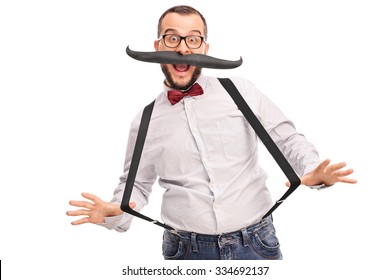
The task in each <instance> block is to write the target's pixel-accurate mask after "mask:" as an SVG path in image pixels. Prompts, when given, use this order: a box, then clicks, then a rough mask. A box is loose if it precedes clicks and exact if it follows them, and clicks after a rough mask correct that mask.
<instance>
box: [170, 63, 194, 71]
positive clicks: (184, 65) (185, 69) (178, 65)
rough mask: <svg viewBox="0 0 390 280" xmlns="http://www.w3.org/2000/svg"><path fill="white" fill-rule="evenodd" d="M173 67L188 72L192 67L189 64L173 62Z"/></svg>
mask: <svg viewBox="0 0 390 280" xmlns="http://www.w3.org/2000/svg"><path fill="white" fill-rule="evenodd" d="M173 67H174V68H175V70H176V71H178V72H186V71H187V70H188V69H189V68H190V66H189V65H188V64H173Z"/></svg>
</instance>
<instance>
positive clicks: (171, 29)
mask: <svg viewBox="0 0 390 280" xmlns="http://www.w3.org/2000/svg"><path fill="white" fill-rule="evenodd" d="M167 32H173V33H175V34H176V33H179V32H178V30H177V29H174V28H168V29H167V30H165V31H164V32H163V34H167ZM192 32H197V33H199V35H201V36H203V35H202V32H200V31H199V30H196V29H194V30H191V31H189V33H192Z"/></svg>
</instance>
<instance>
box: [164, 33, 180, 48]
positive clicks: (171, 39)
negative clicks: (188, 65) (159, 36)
mask: <svg viewBox="0 0 390 280" xmlns="http://www.w3.org/2000/svg"><path fill="white" fill-rule="evenodd" d="M180 41H181V40H180V36H178V35H173V34H166V35H164V43H165V45H166V46H167V47H168V48H176V47H177V46H178V45H179V44H180Z"/></svg>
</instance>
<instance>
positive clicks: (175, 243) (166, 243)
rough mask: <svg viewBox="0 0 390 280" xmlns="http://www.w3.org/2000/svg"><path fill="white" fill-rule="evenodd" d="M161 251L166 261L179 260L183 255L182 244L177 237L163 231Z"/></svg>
mask: <svg viewBox="0 0 390 280" xmlns="http://www.w3.org/2000/svg"><path fill="white" fill-rule="evenodd" d="M162 251H163V256H164V259H166V260H181V259H183V258H184V255H185V246H184V243H183V242H182V241H181V240H180V237H179V236H175V235H174V234H172V233H170V232H168V231H165V232H164V237H163V245H162Z"/></svg>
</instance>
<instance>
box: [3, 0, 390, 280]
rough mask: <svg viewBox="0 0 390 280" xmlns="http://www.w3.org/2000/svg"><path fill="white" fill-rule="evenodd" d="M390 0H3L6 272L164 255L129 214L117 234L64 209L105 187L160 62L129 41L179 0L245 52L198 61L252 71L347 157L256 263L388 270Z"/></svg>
mask: <svg viewBox="0 0 390 280" xmlns="http://www.w3.org/2000/svg"><path fill="white" fill-rule="evenodd" d="M386 2H387V1H375V0H374V1H373V0H370V1H368V0H367V1H345V0H339V1H333V0H332V1H256V2H255V1H246V0H241V1H231V0H229V1H210V0H209V1H203V0H197V1H150V0H143V1H101V0H94V1H74V0H73V1H42V0H36V1H17V0H14V1H2V2H1V4H0V38H1V39H0V41H1V43H0V94H1V96H0V129H1V130H0V131H1V137H0V192H1V193H0V215H1V216H0V218H1V219H0V221H1V223H0V225H1V230H0V259H1V260H2V274H3V276H4V278H5V279H49V277H50V279H83V278H85V279H125V278H124V277H125V276H121V273H122V268H125V267H127V265H129V266H131V267H137V266H140V265H142V266H146V267H149V268H159V267H162V266H164V265H165V266H172V264H171V263H167V262H165V261H163V258H162V256H161V235H162V229H160V228H157V227H155V226H153V225H151V224H149V223H146V222H144V221H140V220H135V221H134V223H133V225H132V228H131V230H130V231H128V232H127V233H124V234H119V233H117V232H114V231H108V230H106V229H104V228H101V227H98V226H94V225H83V226H78V227H75V226H71V225H70V222H71V221H72V218H70V217H67V216H66V215H65V212H66V211H67V210H69V209H71V208H70V206H69V205H68V201H69V200H70V199H80V198H81V195H80V193H81V192H83V191H86V192H91V193H95V194H97V195H99V196H100V197H101V198H103V199H105V200H109V199H111V195H112V192H113V190H114V188H115V187H116V185H117V183H118V177H119V176H120V174H121V172H122V165H123V160H124V153H125V148H126V142H127V135H128V130H129V127H130V123H131V121H132V119H133V117H134V116H135V114H136V113H137V112H138V111H139V110H141V109H142V108H143V106H144V105H146V104H148V103H149V102H150V101H152V100H153V99H154V98H155V97H156V95H157V94H158V93H159V92H160V90H161V88H162V80H163V75H162V73H161V72H160V68H159V66H158V65H155V64H147V63H142V62H138V61H134V60H132V59H130V58H129V57H128V56H127V55H126V53H125V48H126V46H127V45H130V46H131V47H132V48H133V49H135V50H142V51H153V41H154V40H155V38H156V32H157V31H156V29H157V28H156V26H157V20H158V18H159V17H160V15H161V14H162V13H163V12H164V11H165V10H166V9H168V8H169V7H171V6H173V5H177V4H183V3H184V4H189V5H193V6H194V7H195V8H197V9H198V10H200V11H201V12H202V13H203V14H204V16H205V17H206V20H207V21H208V25H209V43H210V52H209V54H210V55H213V56H216V57H220V58H226V59H237V58H238V57H239V56H242V57H243V59H244V64H243V65H242V66H241V67H240V68H238V69H235V70H228V71H216V70H206V71H205V73H206V74H210V75H217V76H243V77H245V78H248V79H249V80H251V81H253V82H254V83H255V84H256V85H257V86H258V87H259V88H260V89H261V90H262V91H263V92H264V93H265V94H267V95H268V96H269V97H270V98H271V99H272V100H273V101H274V102H275V103H276V104H277V105H278V106H279V107H280V108H281V109H282V110H283V111H284V112H285V113H286V114H287V115H288V116H289V117H290V118H291V119H292V120H293V121H294V122H295V124H296V126H297V128H298V130H300V131H302V132H303V133H304V134H305V135H306V137H307V138H308V139H309V140H310V141H312V142H313V143H315V145H316V146H317V148H318V150H319V151H320V155H321V157H322V158H324V159H325V158H330V159H332V161H333V162H338V161H346V162H347V163H348V166H349V167H352V168H354V169H355V174H354V176H353V177H354V178H356V179H358V180H359V183H358V184H357V185H353V186H351V185H345V184H339V185H337V186H335V187H333V188H331V189H327V190H324V191H314V190H310V189H308V188H305V187H301V188H299V189H298V190H297V191H296V192H295V193H294V194H293V195H292V196H291V197H290V198H289V199H288V201H286V202H285V203H284V204H283V205H282V206H281V207H280V208H279V209H278V210H277V212H275V214H274V219H275V225H276V228H277V234H278V237H279V239H280V242H281V246H282V247H281V248H282V251H283V255H284V261H282V262H276V263H275V262H263V263H260V265H269V266H271V269H270V271H269V275H268V277H267V278H268V279H286V278H287V277H289V278H291V279H298V277H300V279H312V278H315V279H329V278H330V277H335V278H340V279H341V278H346V279H352V278H353V277H358V276H362V278H363V277H364V278H367V277H371V279H388V276H389V272H388V268H387V267H386V265H387V264H388V262H386V259H388V252H389V249H390V248H389V241H388V240H389V239H388V237H389V234H390V232H389V229H388V223H389V222H388V221H389V218H388V216H389V207H388V199H389V197H388V194H389V190H388V188H389V183H388V159H389V149H388V143H389V133H388V127H389V125H388V120H389V109H388V107H389V106H388V104H389V101H388V95H389V93H390V86H389V77H390V66H389V65H390V55H389V53H390V52H389V50H390V42H389V34H390V32H389V29H390V17H389V14H390V9H389V7H388V4H387V3H386ZM254 3H256V5H254ZM261 157H262V161H263V162H264V165H265V168H266V169H267V170H268V171H269V174H270V179H269V186H270V189H271V190H272V193H273V196H274V199H277V198H279V196H280V195H281V194H282V193H283V192H284V191H285V187H284V182H285V180H286V179H285V178H284V176H283V174H282V173H281V171H279V169H278V168H277V167H276V165H275V163H274V162H273V161H272V159H270V158H269V156H268V155H267V153H266V152H264V155H261ZM154 190H155V192H154V193H153V194H152V197H151V201H150V204H149V205H148V206H147V207H146V208H145V209H144V213H146V214H148V215H151V216H152V217H156V218H159V207H160V201H159V200H160V198H161V189H160V188H159V186H157V185H156V186H155V188H154ZM180 264H181V265H183V266H185V265H186V266H190V267H195V268H196V267H211V268H213V267H214V266H217V265H225V266H226V265H252V264H254V265H256V266H258V265H259V263H252V262H245V263H243V262H231V263H228V262H215V263H214V262H206V261H205V262H195V263H191V262H189V263H186V264H184V263H180ZM175 265H177V264H175ZM127 277H128V276H127ZM209 277H210V279H211V275H209V276H208V277H207V278H209ZM146 278H147V277H143V278H140V279H146ZM172 278H173V277H171V278H170V279H172ZM220 278H223V277H220ZM225 278H226V279H231V278H229V277H225ZM247 278H251V277H249V276H248V277H247ZM252 278H253V276H252ZM264 278H266V277H264ZM133 279H135V277H133ZM178 279H179V278H178ZM237 279H238V278H237Z"/></svg>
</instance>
